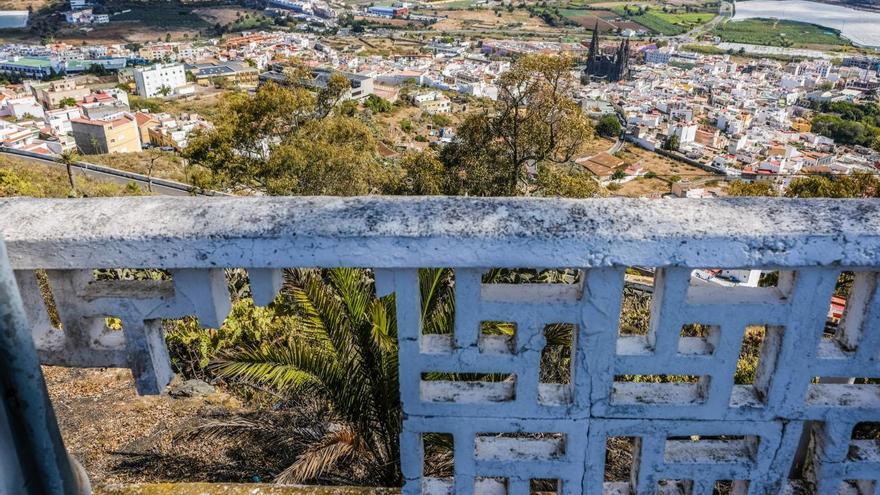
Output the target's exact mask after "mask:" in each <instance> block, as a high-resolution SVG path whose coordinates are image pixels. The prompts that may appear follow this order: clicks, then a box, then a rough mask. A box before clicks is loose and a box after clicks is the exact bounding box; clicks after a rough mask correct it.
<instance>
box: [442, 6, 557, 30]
mask: <svg viewBox="0 0 880 495" xmlns="http://www.w3.org/2000/svg"><path fill="white" fill-rule="evenodd" d="M428 12H430V13H432V14H433V12H434V11H428ZM437 15H440V16H446V19H443V20H441V21H438V22H437V23H435V24H434V25H432V27H431V29H433V30H435V31H459V30H479V29H516V30H529V31H548V30H552V28H551V27H550V26H548V25H547V24H546V23H545V22H544V21H543V20H541V18H540V17H538V16H534V17H532V16H529V13H528V11H526V10H523V9H514V10H513V11H512V12H509V11H507V10H499V11H498V13H497V14H496V13H495V12H494V11H492V10H489V9H474V10H438V11H437Z"/></svg>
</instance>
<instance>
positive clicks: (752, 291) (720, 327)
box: [0, 197, 880, 495]
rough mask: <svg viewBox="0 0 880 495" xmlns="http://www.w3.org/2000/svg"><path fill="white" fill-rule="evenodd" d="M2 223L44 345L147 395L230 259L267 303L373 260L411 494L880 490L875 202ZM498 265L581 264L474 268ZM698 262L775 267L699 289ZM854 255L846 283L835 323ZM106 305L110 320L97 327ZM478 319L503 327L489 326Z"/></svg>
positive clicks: (462, 207)
mask: <svg viewBox="0 0 880 495" xmlns="http://www.w3.org/2000/svg"><path fill="white" fill-rule="evenodd" d="M0 232H3V234H4V236H5V237H6V242H7V247H8V251H9V257H10V261H11V265H12V268H13V269H14V270H15V276H16V280H17V282H18V288H19V290H20V291H21V294H22V298H23V300H24V302H25V309H26V311H27V316H28V318H29V320H30V323H31V326H32V328H33V334H34V340H35V343H36V347H37V352H38V354H39V357H40V360H41V361H42V362H43V363H44V364H56V365H64V366H75V367H104V366H109V367H128V368H131V369H132V372H133V374H134V376H135V378H136V383H137V386H138V390H139V391H140V392H141V393H159V392H160V391H161V390H162V389H163V388H164V386H165V385H166V384H167V382H168V381H169V379H170V377H171V368H170V365H169V363H168V356H167V350H166V349H165V345H164V341H163V338H162V337H163V336H162V331H161V320H162V319H166V318H178V317H181V316H184V315H196V316H198V317H199V319H200V322H201V324H202V325H204V326H208V327H212V326H217V325H219V324H221V322H222V321H223V319H224V318H225V316H226V314H227V313H228V311H229V307H230V303H229V296H228V292H227V286H226V280H225V278H224V272H223V269H224V268H232V267H235V268H245V269H247V271H248V274H249V279H250V284H251V288H252V292H253V295H254V298H255V302H256V304H259V305H263V304H267V303H269V302H270V301H271V300H272V299H273V298H274V296H275V294H276V293H277V291H278V290H279V288H280V282H281V271H280V270H281V269H282V268H284V267H332V266H356V267H365V268H371V269H374V270H375V278H376V286H377V292H378V293H379V294H380V295H381V294H387V293H390V292H395V293H396V300H397V322H398V329H399V330H398V331H399V339H400V340H399V344H400V377H401V378H400V379H401V384H400V385H401V400H402V403H403V408H404V412H405V419H404V432H403V434H402V437H401V450H402V461H401V462H402V470H403V473H404V477H405V480H406V484H405V486H404V492H405V493H409V494H414V493H456V494H467V493H509V494H512V495H519V494H528V493H534V492H535V491H536V490H539V489H541V490H543V489H546V487H548V486H550V487H551V489H552V487H553V486H555V489H556V490H557V491H558V492H559V493H565V494H573V493H585V494H601V493H605V494H624V493H638V494H652V493H658V494H659V493H664V494H665V493H668V494H671V493H687V494H695V495H698V494H699V495H702V494H712V493H736V494H771V493H798V490H800V491H802V492H804V493H819V494H822V495H829V494H837V493H846V494H873V495H877V494H880V443H878V441H877V440H876V439H871V438H863V437H862V436H860V435H856V436H855V437H854V436H853V435H854V432H860V431H864V430H866V429H867V430H870V429H871V428H875V427H876V426H877V425H878V424H880V385H878V382H880V381H878V380H877V379H878V378H880V294H878V290H880V289H878V284H877V279H878V272H880V270H878V267H880V203H878V202H876V201H873V202H872V201H869V200H866V201H862V200H851V201H835V200H820V201H796V200H773V199H764V198H762V199H737V200H724V201H720V200H669V201H666V200H662V201H643V200H621V199H607V200H593V201H576V200H539V199H472V198H393V199H392V198H351V199H339V198H297V199H293V198H248V199H227V198H219V199H210V200H208V199H203V198H155V197H146V198H113V199H100V200H98V199H95V200H3V201H0ZM631 266H644V267H654V268H656V275H655V277H654V287H653V300H652V305H651V312H650V328H649V330H648V332H647V334H646V335H631V334H626V333H625V332H624V333H622V332H621V330H620V314H621V304H622V298H623V293H624V290H623V286H624V277H625V273H626V269H627V267H631ZM423 267H450V268H453V269H454V276H455V300H456V310H455V324H454V325H455V329H454V334H452V335H431V334H423V332H422V322H421V321H420V318H421V314H422V308H421V301H420V300H419V286H418V283H419V281H418V269H419V268H423ZM496 267H505V268H574V269H576V270H578V273H579V275H578V280H577V283H573V284H492V283H484V279H483V274H484V273H485V272H486V270H488V269H490V268H496ZM96 268H154V269H164V270H168V271H169V272H170V275H171V280H165V281H152V280H144V281H96V280H95V279H94V277H93V269H96ZM707 268H709V269H712V268H729V269H762V270H766V271H768V272H775V274H777V275H778V279H777V280H776V282H775V283H773V284H771V285H770V286H764V287H751V286H742V285H738V286H737V285H734V286H723V285H713V284H706V283H697V282H695V281H693V279H692V277H691V271H692V270H694V269H707ZM36 270H46V273H47V275H48V281H49V283H50V286H51V291H52V295H53V297H54V300H55V304H56V306H57V308H58V311H59V316H60V319H61V321H62V322H63V328H64V330H63V331H61V330H59V329H56V328H53V327H52V325H51V323H50V319H49V317H48V316H47V310H46V307H45V303H44V299H43V297H42V295H41V293H40V288H39V284H38V279H37V275H36ZM844 271H845V272H847V273H851V274H852V278H853V283H852V289H851V290H850V293H849V297H848V300H847V302H846V308H845V311H844V315H843V318H842V321H841V323H840V325H839V326H838V329H837V330H836V331H835V332H834V333H833V334H832V333H828V332H826V331H825V330H826V329H825V325H826V316H827V313H828V309H829V304H830V302H831V298H832V295H833V294H834V291H835V287H836V285H837V283H838V278H839V276H840V274H841V272H844ZM106 317H116V318H120V319H121V321H122V326H123V331H122V332H121V333H120V332H110V331H108V330H107V329H106V328H105V324H104V321H105V320H104V319H105V318H106ZM486 322H506V323H509V324H512V325H511V326H512V327H513V328H515V332H514V335H512V336H510V335H503V334H502V335H498V334H489V333H485V332H483V331H482V330H481V329H482V328H483V327H484V323H486ZM696 324H699V325H700V328H702V329H703V330H702V331H701V332H698V333H697V334H691V333H689V332H687V331H683V329H685V330H686V329H687V328H691V326H692V325H696ZM548 326H552V327H553V328H556V329H560V328H562V329H564V330H565V331H569V332H571V336H572V339H571V342H572V344H571V346H570V348H568V349H567V350H566V351H565V352H566V353H567V354H568V355H569V356H570V362H571V366H570V368H569V369H568V370H567V372H565V373H562V374H560V375H558V376H557V377H556V378H555V379H554V380H549V381H548V380H546V375H545V374H544V373H542V372H541V367H542V358H541V356H542V353H543V352H545V351H547V348H548V346H547V339H546V336H545V330H546V329H547V328H548ZM752 327H760V328H761V329H762V331H763V337H762V338H761V339H760V352H759V356H758V364H757V369H756V370H755V372H754V379H752V380H751V381H750V382H749V383H737V381H735V380H734V375H735V374H736V372H737V363H738V361H739V357H740V353H741V349H742V342H743V339H744V335H745V334H746V329H747V328H752ZM435 433H439V434H445V435H451V437H452V443H453V445H454V447H453V456H454V477H452V478H429V477H427V476H424V445H425V438H426V435H428V434H435ZM609 442H620V443H623V444H626V445H629V455H631V456H632V458H631V461H630V462H628V464H629V475H628V476H625V477H623V479H612V477H611V476H610V475H609V473H608V472H607V470H606V467H605V463H606V451H607V450H608V445H609ZM799 453H800V454H803V455H802V456H799ZM801 457H803V458H801ZM538 481H540V482H541V483H540V484H539V483H537V482H538ZM542 487H544V488H542Z"/></svg>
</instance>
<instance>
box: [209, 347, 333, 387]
mask: <svg viewBox="0 0 880 495" xmlns="http://www.w3.org/2000/svg"><path fill="white" fill-rule="evenodd" d="M210 367H211V369H212V370H214V371H215V372H216V373H217V374H218V375H220V376H223V377H226V378H236V379H241V380H245V381H249V382H252V383H259V384H262V385H266V386H269V387H272V388H273V389H275V390H278V391H288V392H289V391H293V390H297V389H303V388H307V387H309V386H316V387H320V386H323V385H324V384H326V383H327V382H330V381H337V380H338V379H339V377H340V376H341V375H344V374H345V371H344V370H342V369H340V368H339V366H338V363H336V362H335V361H334V360H333V359H332V357H331V356H329V355H327V354H325V353H322V352H318V351H316V350H315V349H303V348H301V347H299V346H297V345H295V344H292V345H289V346H288V347H281V348H275V347H269V348H256V349H243V350H240V351H237V352H235V353H234V354H231V355H229V357H227V358H221V359H218V360H216V361H214V362H213V363H212V364H211V365H210Z"/></svg>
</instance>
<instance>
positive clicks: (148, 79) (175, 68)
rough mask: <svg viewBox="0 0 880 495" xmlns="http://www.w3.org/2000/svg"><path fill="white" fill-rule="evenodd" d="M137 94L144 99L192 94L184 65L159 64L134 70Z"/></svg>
mask: <svg viewBox="0 0 880 495" xmlns="http://www.w3.org/2000/svg"><path fill="white" fill-rule="evenodd" d="M134 82H135V84H136V85H137V92H138V94H139V95H141V96H142V97H144V98H154V97H156V96H171V95H181V94H187V93H191V92H192V86H190V85H189V84H188V83H187V81H186V71H185V70H184V68H183V64H157V65H154V66H152V67H148V68H145V69H135V70H134Z"/></svg>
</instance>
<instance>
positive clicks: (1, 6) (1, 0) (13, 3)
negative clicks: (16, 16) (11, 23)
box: [0, 0, 59, 11]
mask: <svg viewBox="0 0 880 495" xmlns="http://www.w3.org/2000/svg"><path fill="white" fill-rule="evenodd" d="M53 3H59V0H0V10H27V8H28V7H32V8H33V9H34V10H35V11H37V10H40V9H41V8H43V7H45V6H47V5H51V4H53Z"/></svg>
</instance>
